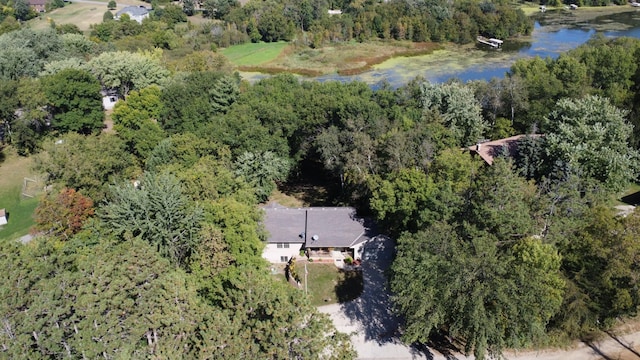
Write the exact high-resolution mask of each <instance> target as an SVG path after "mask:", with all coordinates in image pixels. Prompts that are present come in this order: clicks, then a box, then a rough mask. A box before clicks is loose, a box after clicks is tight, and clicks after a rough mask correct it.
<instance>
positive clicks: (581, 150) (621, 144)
mask: <svg viewBox="0 0 640 360" xmlns="http://www.w3.org/2000/svg"><path fill="white" fill-rule="evenodd" d="M626 115H627V113H626V112H625V111H624V110H620V109H618V108H616V107H615V106H613V105H611V103H610V102H609V100H607V99H606V98H602V97H599V96H588V97H585V98H583V99H579V100H571V99H562V100H560V101H558V103H557V104H556V107H555V109H554V110H553V112H551V114H550V115H549V117H548V118H547V122H548V128H549V129H548V132H547V134H546V138H545V141H546V144H547V148H546V149H547V154H548V156H549V157H550V159H551V161H552V162H556V161H560V162H564V163H566V164H567V165H568V166H569V167H572V168H574V169H575V170H576V171H578V173H579V174H580V176H584V177H589V178H593V179H596V180H598V181H600V182H601V183H602V184H603V185H604V186H605V187H606V188H607V189H609V190H613V191H618V190H621V189H623V188H624V187H625V186H626V184H627V183H628V182H629V181H630V180H632V179H635V178H636V176H637V173H638V165H639V164H638V160H639V153H638V152H637V151H636V150H634V149H632V148H631V147H630V145H629V137H630V135H631V132H632V127H631V125H629V123H628V122H627V121H626V119H625V116H626Z"/></svg>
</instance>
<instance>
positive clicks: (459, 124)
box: [422, 82, 487, 146]
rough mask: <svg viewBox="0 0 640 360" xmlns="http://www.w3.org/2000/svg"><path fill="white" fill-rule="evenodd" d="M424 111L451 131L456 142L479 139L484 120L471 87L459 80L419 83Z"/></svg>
mask: <svg viewBox="0 0 640 360" xmlns="http://www.w3.org/2000/svg"><path fill="white" fill-rule="evenodd" d="M422 104H423V108H424V111H425V112H433V113H435V115H436V117H437V118H439V119H440V121H441V122H442V124H443V125H444V126H446V127H447V128H448V129H449V131H451V133H452V134H453V137H454V139H455V141H456V144H457V145H459V146H469V145H473V144H475V143H476V142H477V141H478V140H480V139H482V136H483V134H484V131H485V129H486V128H487V123H486V121H485V120H484V118H483V117H482V113H481V108H480V104H479V103H478V101H477V100H476V98H475V96H474V94H473V90H472V88H471V87H468V86H464V85H461V84H459V83H455V82H454V83H449V84H431V83H424V84H423V85H422Z"/></svg>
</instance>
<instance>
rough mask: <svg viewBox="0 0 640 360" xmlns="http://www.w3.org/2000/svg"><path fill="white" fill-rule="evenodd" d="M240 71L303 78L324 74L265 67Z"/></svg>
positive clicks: (309, 70)
mask: <svg viewBox="0 0 640 360" xmlns="http://www.w3.org/2000/svg"><path fill="white" fill-rule="evenodd" d="M238 70H240V71H247V72H259V73H263V74H269V75H276V74H282V73H292V74H298V75H302V76H310V77H313V76H320V75H322V74H323V72H322V71H318V70H312V69H284V68H272V67H265V66H238Z"/></svg>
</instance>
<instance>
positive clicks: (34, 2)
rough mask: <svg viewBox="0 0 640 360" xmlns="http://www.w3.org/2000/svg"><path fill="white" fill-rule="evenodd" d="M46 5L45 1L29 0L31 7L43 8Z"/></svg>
mask: <svg viewBox="0 0 640 360" xmlns="http://www.w3.org/2000/svg"><path fill="white" fill-rule="evenodd" d="M46 4H47V0H29V5H31V6H45V5H46Z"/></svg>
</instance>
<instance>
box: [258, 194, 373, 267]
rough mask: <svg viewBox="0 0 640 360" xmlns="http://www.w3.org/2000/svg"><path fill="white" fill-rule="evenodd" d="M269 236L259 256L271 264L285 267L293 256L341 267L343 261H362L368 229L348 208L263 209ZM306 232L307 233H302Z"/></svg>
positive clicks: (353, 210)
mask: <svg viewBox="0 0 640 360" xmlns="http://www.w3.org/2000/svg"><path fill="white" fill-rule="evenodd" d="M264 211H265V219H264V225H265V228H266V229H267V231H268V232H269V237H268V240H267V246H266V247H265V250H264V252H263V254H262V256H263V257H264V258H265V259H267V260H268V261H269V262H271V263H286V262H287V261H289V260H290V259H291V258H292V257H294V256H300V253H301V251H304V256H307V257H309V259H313V260H314V261H326V262H333V263H335V264H336V265H337V266H338V267H342V264H343V263H344V260H345V259H346V258H351V259H359V258H361V257H362V252H363V246H364V244H365V243H366V242H367V241H368V240H369V239H370V237H371V229H370V228H369V227H367V226H366V225H365V221H364V220H363V219H361V218H358V217H357V216H356V211H355V209H353V208H350V207H326V208H325V207H309V208H287V207H283V206H279V205H277V204H275V205H270V206H268V207H265V208H264ZM305 230H306V231H305Z"/></svg>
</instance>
